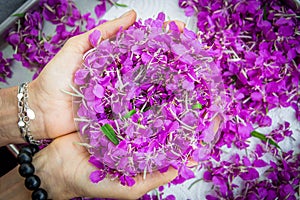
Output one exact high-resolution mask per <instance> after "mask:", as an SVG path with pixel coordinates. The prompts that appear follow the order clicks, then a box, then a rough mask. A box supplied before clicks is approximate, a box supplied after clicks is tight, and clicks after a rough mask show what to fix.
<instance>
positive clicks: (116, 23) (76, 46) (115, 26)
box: [63, 10, 136, 54]
mask: <svg viewBox="0 0 300 200" xmlns="http://www.w3.org/2000/svg"><path fill="white" fill-rule="evenodd" d="M135 20H136V12H135V11H134V10H130V11H128V12H126V13H124V14H123V15H122V16H121V17H119V18H116V19H114V20H111V21H108V22H106V23H104V24H101V25H99V26H97V27H95V28H93V29H91V30H89V31H87V32H85V33H83V34H80V35H77V36H75V37H72V38H70V39H69V40H68V41H67V43H66V44H65V45H64V47H63V48H67V49H68V51H70V50H72V51H73V52H74V51H75V52H74V53H79V54H84V53H85V52H86V51H88V50H89V49H91V48H93V46H92V45H91V43H90V42H89V35H90V34H91V33H92V32H93V31H95V30H99V31H100V32H101V38H102V39H104V40H105V39H107V38H110V37H112V36H114V35H115V34H116V33H117V32H118V31H119V29H120V27H122V28H123V29H127V28H128V27H130V26H131V25H132V24H133V23H134V22H135Z"/></svg>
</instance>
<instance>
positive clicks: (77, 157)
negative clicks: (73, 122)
mask: <svg viewBox="0 0 300 200" xmlns="http://www.w3.org/2000/svg"><path fill="white" fill-rule="evenodd" d="M77 142H80V139H79V137H78V134H77V133H72V134H68V135H66V136H62V137H60V138H57V139H55V140H54V141H53V142H52V143H51V144H50V145H49V146H47V147H46V148H45V149H43V150H41V151H40V152H39V153H37V154H36V155H35V157H34V161H33V165H34V166H35V169H36V174H37V175H38V176H39V177H40V178H41V181H42V185H41V187H42V188H44V189H46V190H47V192H48V194H49V198H51V199H70V198H73V197H78V196H85V197H98V198H99V197H101V198H115V199H137V198H139V197H140V196H142V195H143V194H145V193H146V192H148V191H150V190H152V189H154V188H156V187H158V186H160V185H163V184H166V183H168V182H170V181H171V180H173V179H174V178H175V177H176V176H177V171H176V170H175V169H173V168H169V170H168V171H167V172H165V173H163V174H161V173H160V172H158V171H157V172H154V173H152V174H148V175H147V176H146V179H145V180H144V179H143V175H138V176H137V177H135V178H134V179H135V181H136V183H135V185H134V186H132V187H128V186H123V185H121V183H120V182H119V181H118V180H113V181H112V180H110V179H108V178H105V179H104V180H102V181H100V182H99V183H97V184H95V183H92V182H91V181H90V180H89V175H90V173H91V172H92V171H94V170H96V168H95V167H94V166H93V165H92V164H90V163H89V162H88V159H89V153H88V152H87V151H86V149H85V148H84V147H82V146H80V145H78V144H76V143H77Z"/></svg>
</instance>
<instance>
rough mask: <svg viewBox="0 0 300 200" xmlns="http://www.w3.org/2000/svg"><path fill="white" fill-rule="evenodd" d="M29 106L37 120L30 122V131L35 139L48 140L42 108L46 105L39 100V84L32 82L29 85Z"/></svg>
mask: <svg viewBox="0 0 300 200" xmlns="http://www.w3.org/2000/svg"><path fill="white" fill-rule="evenodd" d="M28 94H29V97H28V105H29V107H30V109H31V110H33V112H34V114H35V119H33V120H31V122H30V131H31V134H32V136H33V138H34V139H47V138H50V137H49V136H48V134H47V132H46V130H45V123H44V121H45V120H44V113H43V109H42V106H43V104H44V103H46V102H43V101H42V100H40V99H39V96H40V94H41V92H40V90H39V88H38V87H37V84H35V82H34V81H33V82H30V83H29V84H28Z"/></svg>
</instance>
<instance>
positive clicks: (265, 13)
mask: <svg viewBox="0 0 300 200" xmlns="http://www.w3.org/2000/svg"><path fill="white" fill-rule="evenodd" d="M263 20H267V6H266V5H265V6H264V13H263Z"/></svg>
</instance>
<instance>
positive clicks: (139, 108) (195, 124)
mask: <svg viewBox="0 0 300 200" xmlns="http://www.w3.org/2000/svg"><path fill="white" fill-rule="evenodd" d="M164 20H165V15H164V14H162V13H160V14H159V15H158V17H157V19H147V20H145V22H144V23H143V22H141V21H137V22H136V23H135V24H134V25H133V26H132V27H130V28H129V29H128V30H120V31H119V33H118V34H117V36H116V38H115V39H113V40H104V41H102V42H101V43H100V44H98V45H97V42H96V41H98V40H99V38H100V37H101V35H100V32H97V31H95V32H94V33H92V34H91V35H90V41H91V44H93V45H95V48H94V49H92V50H90V51H89V52H88V53H87V54H86V55H85V57H84V63H83V66H82V68H81V69H79V70H78V71H77V72H76V73H75V79H74V82H75V83H76V84H77V85H78V86H79V91H77V95H76V96H79V97H80V99H79V102H80V104H79V108H78V111H77V115H78V118H76V121H78V127H79V130H80V135H81V137H82V138H83V141H84V142H86V143H87V144H85V145H86V146H88V147H89V148H88V149H89V151H90V153H91V154H92V156H91V160H92V163H93V164H94V165H95V162H94V161H95V160H96V161H97V162H96V163H98V164H96V165H95V166H97V167H98V168H99V170H97V171H95V172H93V173H92V174H91V177H90V178H91V180H92V181H93V182H98V181H100V180H102V179H103V178H104V177H105V176H103V174H108V175H109V176H111V177H112V178H116V177H117V178H119V180H120V182H121V183H122V184H123V185H128V186H132V185H133V184H134V180H133V179H132V177H134V176H136V175H137V174H138V173H144V176H146V173H148V172H152V171H154V170H160V171H161V172H163V171H164V170H166V169H167V168H168V167H169V166H173V167H175V168H176V169H178V170H179V176H178V177H177V178H176V179H175V180H174V183H181V182H183V181H184V180H186V179H190V178H193V177H194V172H193V171H192V170H191V169H190V168H189V167H187V166H186V164H187V162H188V160H189V159H190V158H193V159H194V160H195V161H201V160H202V159H204V157H205V156H208V155H209V152H210V149H211V148H212V146H213V144H214V143H215V141H216V138H217V134H216V133H215V132H214V130H213V129H214V126H215V123H216V120H215V119H216V118H218V119H221V118H222V119H224V117H223V110H224V106H226V104H225V103H224V102H223V100H222V96H225V93H224V90H223V86H222V79H221V77H220V71H219V70H218V68H216V64H215V62H214V54H215V52H213V51H210V50H209V49H208V48H207V46H206V45H205V44H203V43H201V42H200V40H198V38H197V35H196V34H195V33H193V32H192V31H189V30H187V29H185V30H184V31H183V33H180V31H179V29H178V27H177V26H176V24H175V23H171V24H170V25H169V26H168V27H167V28H164V27H163V23H164ZM199 152H200V153H199ZM202 152H206V154H202ZM99 163H101V164H99Z"/></svg>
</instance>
